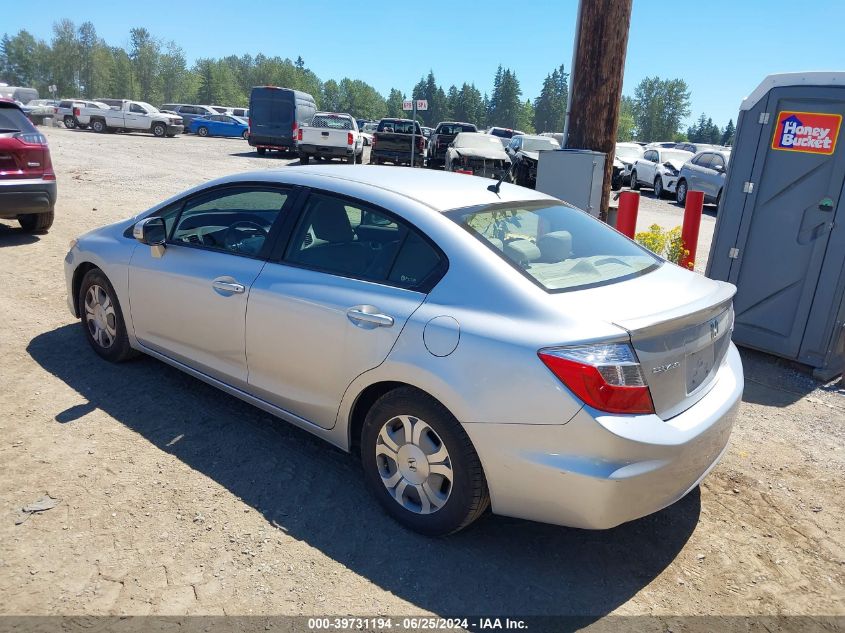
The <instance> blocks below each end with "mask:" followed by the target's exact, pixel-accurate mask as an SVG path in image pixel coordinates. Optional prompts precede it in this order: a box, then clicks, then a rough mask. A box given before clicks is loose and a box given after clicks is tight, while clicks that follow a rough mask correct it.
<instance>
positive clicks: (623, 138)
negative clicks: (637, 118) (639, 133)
mask: <svg viewBox="0 0 845 633" xmlns="http://www.w3.org/2000/svg"><path fill="white" fill-rule="evenodd" d="M634 130H635V126H634V100H633V99H631V97H625V96H623V97H622V102H621V103H620V104H619V121H618V122H617V124H616V140H617V142H628V141H633V140H634Z"/></svg>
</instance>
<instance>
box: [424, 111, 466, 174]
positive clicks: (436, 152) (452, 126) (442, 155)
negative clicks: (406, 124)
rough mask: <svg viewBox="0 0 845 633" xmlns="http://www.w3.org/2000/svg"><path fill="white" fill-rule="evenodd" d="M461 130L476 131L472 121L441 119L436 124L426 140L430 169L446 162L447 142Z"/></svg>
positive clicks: (452, 139)
mask: <svg viewBox="0 0 845 633" xmlns="http://www.w3.org/2000/svg"><path fill="white" fill-rule="evenodd" d="M461 132H478V128H477V127H475V126H474V125H473V124H472V123H463V122H460V121H459V122H452V121H442V122H440V123H438V124H437V127H436V128H435V130H434V133H433V134H432V135H431V138H430V139H429V141H428V161H427V165H428V166H429V167H431V168H432V169H433V168H434V167H437V166H438V165H445V164H446V150H447V149H448V147H449V143H451V142H452V141H454V140H455V137H456V136H457V135H458V134H460V133H461Z"/></svg>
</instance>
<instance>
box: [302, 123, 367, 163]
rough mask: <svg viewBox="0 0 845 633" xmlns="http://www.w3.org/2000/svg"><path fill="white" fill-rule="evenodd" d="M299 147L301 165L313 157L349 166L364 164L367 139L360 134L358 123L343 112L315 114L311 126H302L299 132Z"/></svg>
mask: <svg viewBox="0 0 845 633" xmlns="http://www.w3.org/2000/svg"><path fill="white" fill-rule="evenodd" d="M296 148H297V151H298V152H299V164H300V165H307V164H308V161H309V160H310V159H311V158H312V157H313V158H319V159H326V160H331V159H332V158H342V159H344V160H345V161H346V162H347V163H350V164H354V163H359V164H360V163H362V162H364V139H363V138H362V137H361V135H360V134H359V133H358V123H357V122H356V121H355V119H353V118H352V116H351V115H349V114H345V113H342V112H318V113H317V114H315V115H314V118H313V119H312V120H311V123H310V125H302V126H300V128H299V130H298V131H297V141H296Z"/></svg>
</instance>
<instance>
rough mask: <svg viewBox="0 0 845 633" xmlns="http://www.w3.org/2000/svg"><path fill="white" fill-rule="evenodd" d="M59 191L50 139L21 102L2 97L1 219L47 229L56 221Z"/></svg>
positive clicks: (27, 228) (33, 229) (34, 229)
mask: <svg viewBox="0 0 845 633" xmlns="http://www.w3.org/2000/svg"><path fill="white" fill-rule="evenodd" d="M56 195H57V193H56V174H55V173H54V172H53V163H52V161H51V160H50V148H49V147H47V139H46V138H45V137H44V135H43V134H41V133H40V132H38V130H36V129H35V126H34V125H33V124H32V122H31V121H30V120H29V119H27V118H26V115H25V114H24V113H23V111H22V110H21V108H20V106H19V105H18V104H16V103H15V102H14V101H10V100H6V99H0V219H5V220H11V219H16V220H17V221H18V222H20V225H21V227H22V228H23V230H24V231H31V232H44V231H46V230H47V229H49V228H50V226H51V225H52V224H53V215H54V209H55V206H56Z"/></svg>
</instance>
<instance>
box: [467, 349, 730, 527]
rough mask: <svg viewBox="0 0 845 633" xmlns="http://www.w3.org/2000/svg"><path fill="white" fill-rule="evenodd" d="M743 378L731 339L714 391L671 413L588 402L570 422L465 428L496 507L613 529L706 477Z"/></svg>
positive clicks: (726, 432)
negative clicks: (598, 407)
mask: <svg viewBox="0 0 845 633" xmlns="http://www.w3.org/2000/svg"><path fill="white" fill-rule="evenodd" d="M743 386H744V382H743V374H742V362H741V360H740V357H739V353H738V352H737V350H736V347H735V346H734V345H733V344H731V346H730V349H729V351H728V354H727V356H726V359H725V362H724V363H723V364H722V366H721V368H720V369H719V373H718V374H717V378H716V382H715V384H714V385H713V387H712V388H711V390H710V392H709V393H708V394H707V395H705V396H704V397H703V398H702V399H701V400H699V401H698V402H697V403H696V404H694V405H693V406H692V407H690V408H689V409H687V410H686V411H684V412H683V413H681V414H679V415H677V416H675V417H674V418H671V419H670V420H666V421H664V420H661V419H660V418H659V417H657V416H656V415H640V416H614V415H608V414H601V413H600V412H596V411H591V410H588V409H587V408H586V407H585V408H583V409H581V411H579V412H578V414H576V415H575V417H574V418H573V419H572V420H570V421H569V422H568V423H566V424H563V425H522V424H483V423H479V424H465V425H464V428H465V429H466V431H467V433H468V435H469V436H470V438H471V440H472V442H473V445H474V446H475V449H476V451H477V452H478V455H479V457H480V459H481V463H482V466H483V467H484V473H485V476H486V478H487V484H488V486H489V489H490V497H491V501H492V507H493V512H495V513H497V514H504V515H508V516H514V517H519V518H524V519H530V520H534V521H542V522H545V523H555V524H559V525H567V526H571V527H578V528H588V529H605V528H611V527H614V526H616V525H619V524H621V523H625V522H626V521H631V520H633V519H637V518H640V517H643V516H646V515H648V514H651V513H653V512H657V511H658V510H661V509H662V508H665V507H666V506H669V505H671V504H672V503H674V502H676V501H677V500H679V499H681V498H682V497H684V496H685V495H686V494H687V493H689V492H690V491H691V490H693V489H694V488H695V487H696V486H697V485H698V484H699V482H700V481H701V480H702V479H703V478H704V477H705V476H706V475H707V473H709V472H710V470H712V469H713V468H714V467H715V466H716V464H717V463H718V461H719V459H720V457H721V456H722V454H723V453H724V451H725V450H726V448H727V444H728V439H729V437H730V433H731V429H732V427H733V422H734V419H735V417H736V412H737V409H738V408H739V403H740V400H741V398H742V390H743Z"/></svg>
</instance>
